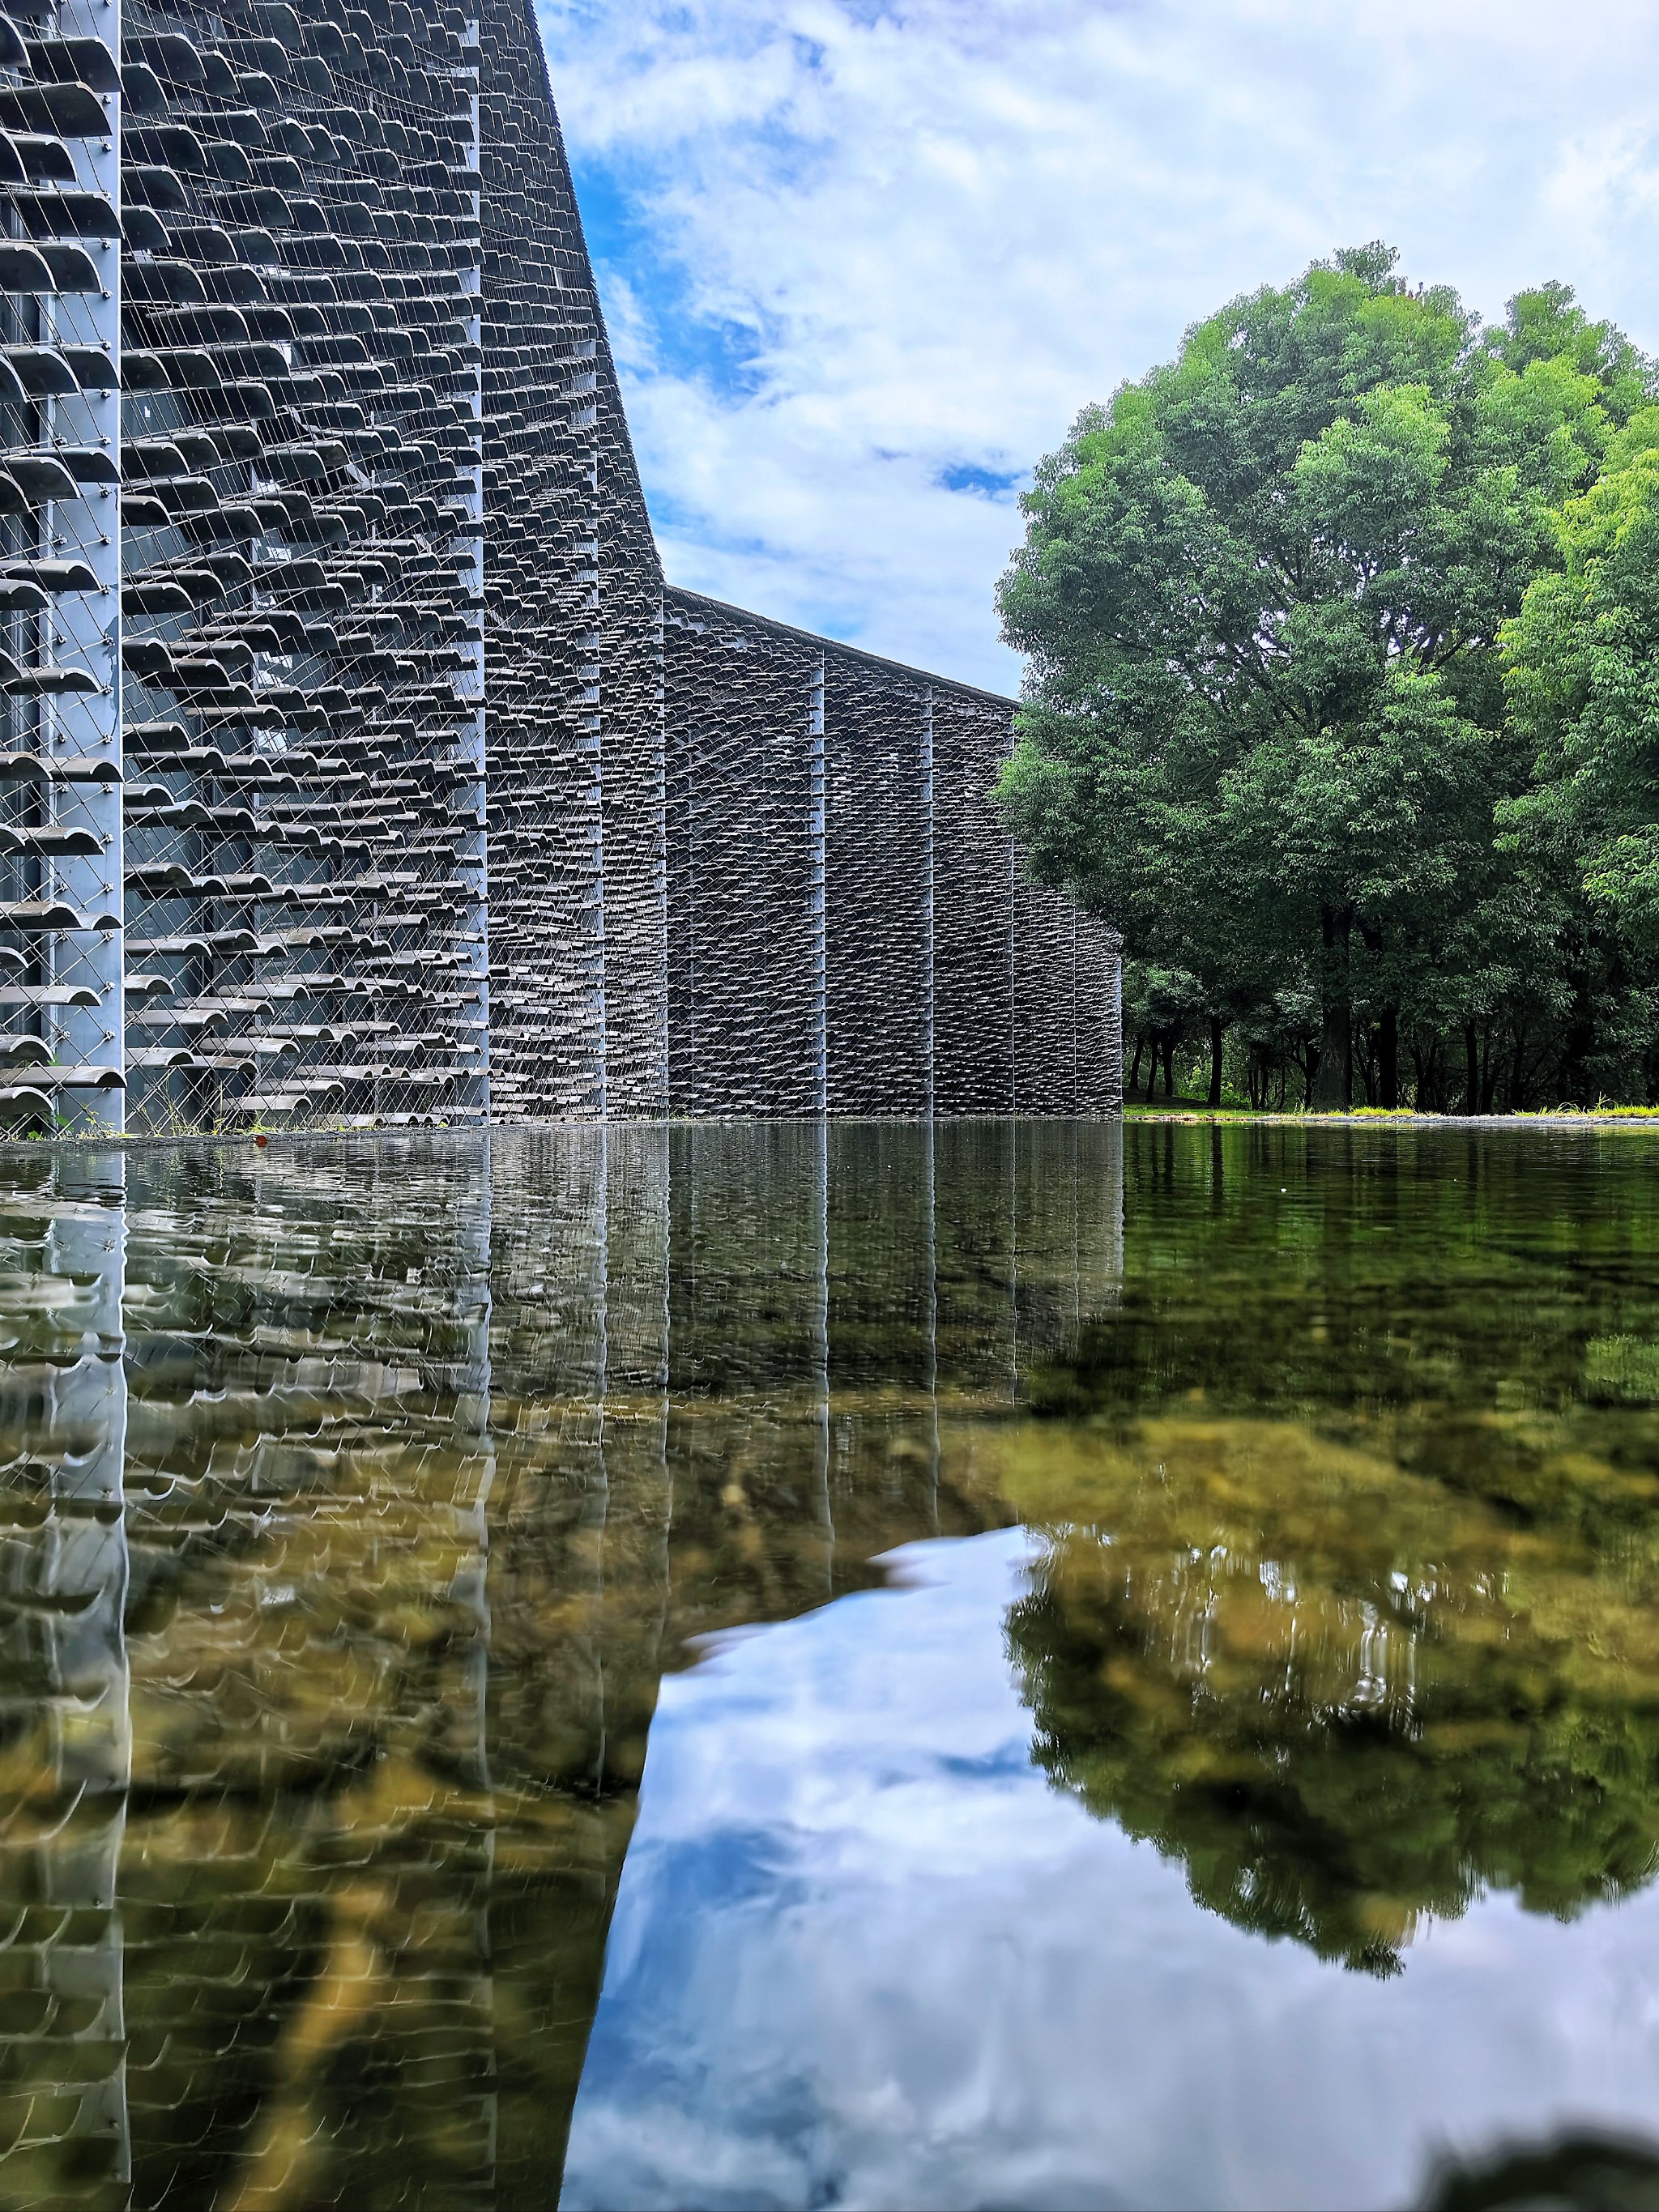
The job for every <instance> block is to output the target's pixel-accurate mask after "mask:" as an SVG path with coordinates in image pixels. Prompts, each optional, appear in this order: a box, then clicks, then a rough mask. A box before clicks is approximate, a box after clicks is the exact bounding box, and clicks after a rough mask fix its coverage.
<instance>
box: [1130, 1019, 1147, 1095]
mask: <svg viewBox="0 0 1659 2212" xmlns="http://www.w3.org/2000/svg"><path fill="white" fill-rule="evenodd" d="M1145 1049H1146V1031H1145V1030H1136V1031H1135V1056H1134V1058H1133V1060H1131V1061H1130V1062H1129V1089H1130V1090H1131V1091H1133V1089H1134V1087H1135V1085H1136V1084H1137V1083H1139V1080H1140V1055H1141V1054H1142V1053H1143V1052H1144V1051H1145Z"/></svg>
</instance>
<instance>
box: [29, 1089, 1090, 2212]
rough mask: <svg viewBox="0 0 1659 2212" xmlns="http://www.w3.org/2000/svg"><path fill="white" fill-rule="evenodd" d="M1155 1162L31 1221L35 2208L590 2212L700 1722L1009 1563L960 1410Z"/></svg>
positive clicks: (1036, 1349)
mask: <svg viewBox="0 0 1659 2212" xmlns="http://www.w3.org/2000/svg"><path fill="white" fill-rule="evenodd" d="M1120 1158H1121V1154H1120V1137H1119V1133H1118V1132H1117V1130H1116V1129H1115V1127H1112V1126H1110V1125H1107V1124H1084V1125H1077V1126H1075V1127H1073V1126H1071V1125H1062V1124H1053V1125H1046V1124H1030V1123H1028V1124H1019V1125H1015V1124H1008V1123H1004V1124H992V1123H986V1124H958V1125H939V1127H937V1128H933V1129H929V1128H927V1127H900V1126H890V1127H833V1128H830V1129H829V1130H828V1131H826V1128H825V1127H824V1125H823V1124H822V1123H812V1122H806V1123H797V1124H789V1123H782V1124H770V1125H761V1126H756V1125H749V1126H738V1127H678V1128H673V1129H664V1128H663V1127H635V1128H611V1129H610V1130H608V1131H606V1130H600V1129H587V1130H575V1129H572V1130H565V1131H559V1132H547V1133H526V1134H524V1135H521V1136H520V1135H515V1136H513V1137H511V1138H505V1137H502V1136H501V1135H499V1134H498V1135H496V1136H495V1138H494V1139H488V1138H483V1137H476V1136H474V1137H465V1138H458V1139H438V1138H435V1139H418V1140H392V1141H389V1142H386V1143H385V1144H384V1145H379V1146H370V1147H368V1148H342V1147H337V1146H329V1145H328V1144H326V1143H323V1142H319V1143H316V1144H313V1145H309V1146H304V1147H302V1148H296V1149H294V1150H289V1151H273V1152H269V1153H266V1154H264V1155H263V1156H260V1157H258V1158H255V1157H254V1156H250V1155H249V1154H246V1153H243V1152H237V1153H234V1154H230V1153H225V1152H213V1151H210V1150H207V1149H203V1150H199V1151H191V1150H185V1151H183V1152H162V1153H159V1154H153V1155H149V1156H148V1157H145V1158H143V1159H142V1160H139V1161H136V1162H132V1163H130V1164H129V1165H128V1170H127V1188H126V1191H125V1212H124V1211H123V1206H122V1196H123V1194H122V1188H121V1182H120V1177H119V1174H118V1170H108V1171H107V1172H104V1171H100V1170H99V1169H98V1168H97V1166H96V1164H94V1166H93V1167H92V1168H90V1169H88V1168H85V1167H83V1168H82V1169H81V1170H79V1171H78V1175H79V1178H80V1179H79V1180H78V1181H76V1180H73V1179H72V1171H71V1170H70V1167H69V1165H68V1164H66V1163H63V1162H60V1161H57V1160H55V1159H52V1160H47V1159H41V1160H38V1161H31V1162H29V1163H27V1172H25V1171H24V1170H14V1171H13V1172H14V1188H13V1194H12V1195H13V1199H14V1200H15V1211H14V1210H12V1209H11V1208H10V1207H9V1210H8V1213H7V1217H6V1219H5V1222H4V1228H5V1232H6V1234H7V1235H8V1236H9V1237H11V1238H12V1239H13V1241H14V1244H15V1246H16V1247H18V1248H19V1249H20V1250H21V1255H23V1256H22V1258H21V1260H20V1259H19V1258H16V1257H14V1261H13V1262H12V1265H11V1267H9V1269H8V1270H7V1271H6V1272H7V1273H9V1274H10V1275H11V1278H12V1281H11V1287H10V1288H9V1290H8V1291H5V1292H4V1293H3V1299H4V1302H5V1303H6V1304H7V1305H8V1307H9V1314H8V1316H7V1317H8V1318H9V1319H10V1320H11V1322H12V1326H13V1328H14V1329H19V1328H27V1331H28V1332H29V1333H30V1343H31V1345H32V1346H35V1347H36V1348H38V1349H39V1351H40V1358H41V1361H42V1363H44V1364H43V1365H42V1366H41V1368H40V1370H38V1373H37V1370H36V1368H35V1367H33V1365H27V1366H25V1365H19V1366H18V1367H16V1368H15V1369H14V1379H13V1381H12V1383H11V1384H10V1386H9V1387H10V1389H11V1390H12V1392H13V1394H14V1395H13V1396H12V1400H11V1406H12V1415H13V1419H12V1425H11V1427H12V1438H13V1451H14V1454H15V1457H14V1461H13V1472H12V1478H11V1484H10V1489H11V1492H12V1496H13V1498H14V1500H15V1501H22V1502H27V1500H28V1499H30V1498H33V1499H34V1500H35V1501H36V1502H35V1504H33V1505H32V1506H29V1508H28V1510H27V1512H26V1511H25V1510H23V1503H16V1504H15V1505H14V1526H13V1530H12V1533H11V1535H10V1538H9V1543H8V1552H9V1585H10V1591H11V1602H12V1606H13V1616H12V1617H13V1621H14V1629H13V1633H14V1638H17V1639H19V1641H18V1643H17V1644H16V1649H17V1650H19V1652H20V1653H24V1652H27V1654H29V1655H31V1656H30V1664H29V1667H28V1668H19V1669H18V1670H15V1674H14V1680H15V1681H17V1682H18V1683H20V1684H21V1692H20V1693H19V1694H18V1697H17V1702H16V1704H15V1706H14V1714H13V1726H12V1730H11V1741H12V1744H13V1747H14V1752H15V1765H13V1766H12V1767H11V1768H10V1769H9V1772H8V1784H7V1790H8V1796H9V1801H10V1805H9V1809H10V1810H11V1811H12V1814H13V1820H12V1823H11V1827H10V1830H9V1832H10V1833H11V1834H12V1835H13V1836H14V1837H16V1836H18V1835H21V1836H23V1837H25V1838H27V1839H28V1840H27V1850H26V1851H24V1852H22V1853H21V1854H20V1852H19V1851H17V1850H14V1851H13V1852H12V1854H11V1856H10V1857H9V1861H8V1866H9V1875H10V1878H11V1879H12V1881H14V1884H15V1905H16V1909H17V1911H20V1912H22V1913H23V1916H24V1917H22V1918H21V1920H20V1921H19V1922H18V1923H17V1929H16V1932H15V1934H14V1936H13V1948H12V1956H13V1960H14V1966H13V1975H14V1984H13V1986H14V1988H21V1987H23V1986H27V1988H28V1989H29V1990H30V1991H31V1992H32V1993H33V1996H32V2002H31V2005H30V2006H22V2007H20V2008H18V2009H15V2011H14V2012H13V2015H12V2019H13V2022H14V2027H13V2028H12V2031H11V2034H12V2040H11V2042H10V2045H9V2053H10V2058H9V2063H10V2067H11V2072H12V2078H13V2081H14V2082H15V2083H20V2084H24V2085H27V2086H26V2087H25V2088H20V2089H19V2091H18V2095H19V2097H20V2099H21V2098H22V2097H23V2096H25V2095H27V2098H28V2100H29V2101H28V2105H27V2112H28V2116H29V2118H28V2124H27V2126H26V2127H25V2129H24V2130H23V2131H22V2132H21V2135H20V2136H18V2139H17V2141H16V2144H15V2148H13V2150H12V2151H11V2152H10V2154H9V2157H7V2158H4V2159H0V2188H3V2189H4V2190H5V2191H6V2192H7V2194H8V2195H9V2196H14V2197H19V2198H20V2199H24V2200H26V2199H27V2196H28V2194H29V2193H30V2191H33V2193H34V2194H35V2195H36V2196H38V2197H44V2198H45V2200H46V2201H49V2202H58V2201H64V2202H69V2203H82V2202H85V2203H94V2202H99V2201H102V2200H101V2198H100V2196H99V2193H98V2192H99V2191H100V2190H101V2191H105V2192H106V2194H107V2193H109V2192H114V2193H115V2194H116V2195H120V2194H121V2193H122V2192H123V2191H124V2190H125V2179H124V2177H125V2174H126V2172H127V2170H128V2163H129V2161H130V2165H131V2178H132V2199H133V2201H134V2202H135V2203H140V2204H150V2203H161V2201H163V2200H164V2199H167V2198H170V2199H172V2200H173V2201H186V2202H205V2201H219V2202H223V2203H241V2204H271V2205H274V2204H279V2203H293V2204H309V2203H318V2202H326V2201H334V2200H336V2199H348V2200H349V2201H352V2202H354V2203H362V2204H365V2205H370V2206H373V2205H377V2204H380V2203H387V2204H390V2203H394V2202H396V2203H408V2202H410V2201H416V2202H426V2203H434V2204H438V2203H441V2204H444V2205H448V2204H452V2203H466V2202H478V2203H501V2204H510V2203H530V2202H534V2203H545V2202H547V2201H549V2199H550V2196H551V2194H552V2185H551V2183H550V2179H549V2177H550V2173H554V2172H556V2171H557V2166H558V2161H559V2160H560V2158H561V2157H562V2146H563V2140H564V2133H565V2129H566V2126H567V2124H568V2113H569V2109H570V2106H571V2102H572V2100H573V2099H574V2092H575V2087H576V2082H577V2079H578V2076H579V2075H580V2065H581V2059H582V2053H583V2049H584V2046H585V2043H586V2033H587V2024H588V2021H589V2018H590V2017H591V2013H592V2005H593V2002H594V2001H595V1999H596V1997H597V1993H598V1987H599V1976H600V1972H601V1967H602V1964H603V1954H604V1942H605V1929H606V1926H607V1923H608V1919H609V1914H610V1910H611V1902H612V1899H613V1898H614V1895H615V1888H616V1882H617V1876H618V1874H619V1872H620V1869H621V1865H622V1862H623V1857H624V1855H625V1852H626V1850H627V1844H628V1838H629V1829H630V1826H631V1823H632V1818H633V1806H634V1800H635V1790H636V1788H637V1784H638V1780H639V1776H640V1772H641V1766H642V1764H643V1759H644V1756H645V1749H646V1741H647V1732H648V1729H649V1725H650V1720H651V1715H652V1711H653V1705H654V1702H655V1698H656V1692H657V1685H658V1682H659V1678H660V1674H661V1672H662V1669H663V1668H664V1667H665V1666H672V1665H678V1664H681V1663H684V1657H683V1655H684V1645H685V1639H686V1638H687V1637H688V1636H692V1635H695V1634H696V1633H698V1632H703V1631H707V1630H709V1629H714V1628H720V1627H724V1626H728V1625H731V1624H732V1623H736V1622H746V1621H755V1620H768V1619H775V1618H778V1617H780V1616H781V1615H784V1614H787V1613H793V1612H796V1611H799V1610H801V1609H802V1608H805V1607H811V1606H812V1605H815V1604H818V1603H821V1602H823V1601H824V1599H825V1598H826V1597H828V1596H829V1595H832V1594H834V1593H835V1592H836V1591H837V1590H841V1589H847V1588H848V1587H851V1586H854V1585H855V1584H857V1583H860V1582H864V1581H867V1580H869V1579H871V1578H872V1575H874V1574H875V1573H876V1572H878V1571H877V1570H873V1569H872V1568H871V1567H870V1566H869V1565H868V1562H869V1560H870V1559H871V1558H872V1556H873V1555H874V1554H876V1553H880V1552H882V1551H884V1550H885V1549H887V1548H888V1547H890V1546H892V1545H893V1544H895V1543H897V1542H900V1541H904V1540H906V1539H908V1538H911V1537H914V1536H917V1535H922V1534H933V1533H935V1532H936V1531H940V1530H942V1531H945V1532H946V1533H949V1532H950V1531H951V1530H956V1529H967V1528H975V1527H980V1526H983V1525H985V1523H986V1522H987V1520H990V1519H996V1518H1000V1517H1003V1515H1002V1509H1001V1508H1000V1504H999V1503H998V1501H997V1499H996V1498H995V1496H994V1493H993V1492H991V1491H990V1490H989V1489H984V1490H981V1489H977V1488H976V1487H975V1481H974V1479H973V1476H972V1473H971V1470H969V1472H968V1474H966V1475H965V1476H964V1474H963V1473H962V1472H961V1471H960V1470H957V1469H954V1468H950V1467H942V1466H941V1461H940V1453H939V1431H940V1409H941V1407H945V1409H946V1411H947V1413H949V1412H951V1411H955V1410H957V1409H961V1410H973V1409H975V1408H979V1409H987V1408H990V1407H994V1406H995V1405H997V1404H999V1403H1006V1402H1008V1401H1010V1400H1011V1399H1012V1396H1013V1395H1014V1394H1015V1392H1016V1391H1017V1389H1018V1387H1019V1379H1020V1376H1021V1374H1022V1372H1023V1370H1024V1366H1025V1365H1026V1364H1027V1363H1028V1362H1029V1361H1030V1359H1031V1358H1035V1357H1036V1356H1039V1355H1040V1354H1041V1353H1042V1352H1043V1351H1044V1350H1047V1349H1054V1348H1058V1347H1059V1346H1060V1345H1062V1344H1063V1342H1064V1340H1065V1339H1066V1335H1067V1334H1068V1333H1069V1332H1070V1331H1072V1330H1073V1329H1074V1328H1075V1327H1076V1325H1077V1322H1078V1320H1079V1316H1086V1315H1087V1314H1088V1313H1089V1312H1090V1311H1091V1310H1095V1309H1097V1307H1098V1306H1099V1305H1100V1304H1102V1303H1103V1301H1104V1300H1106V1299H1107V1298H1109V1297H1110V1296H1111V1294H1112V1286H1113V1282H1114V1279H1115V1273H1116V1270H1117V1267H1118V1264H1119V1241H1118V1240H1119V1234H1120V1231H1119V1221H1120V1211H1121V1196H1120V1193H1121V1166H1120ZM100 1176H101V1179H100ZM124 1222H125V1231H126V1234H125V1269H126V1279H125V1325H126V1330H127V1357H126V1361H125V1369H124V1366H123V1363H122V1361H121V1359H120V1358H118V1356H116V1355H117V1354H118V1351H119V1347H120V1344H121V1334H120V1330H121V1322H122V1297H123V1290H124V1285H123V1274H122V1268H123V1236H122V1229H123V1224H124ZM18 1376H22V1377H24V1378H25V1379H24V1380H23V1381H22V1382H21V1383H20V1382H19V1381H18V1380H17V1379H16V1378H17V1377H18ZM124 1467H125V1482H124V1483H123V1468H124ZM123 1501H124V1502H125V1514H123V1513H122V1512H121V1511H119V1510H117V1509H118V1507H119V1506H120V1505H121V1504H122V1503H123ZM31 1515H33V1518H31V1517H30V1516H31ZM124 1605H125V1620H126V1628H127V1634H126V1638H125V1649H124V1646H123V1639H122V1637H121V1634H120V1622H121V1618H122V1612H123V1607H124ZM129 1666H130V1680H129ZM40 1900H46V1901H47V1902H49V1903H50V1905H51V1907H52V1915H53V1916H54V1917H52V1919H51V1924H50V1925H48V1924H47V1922H46V1920H45V1919H41V1918H39V1917H33V1918H32V1917H30V1916H31V1915H33V1914H35V1912H36V1906H37V1903H38V1902H39V1901H40ZM25 1960H27V1965H26V1966H24V1965H22V1964H21V1963H20V1962H22V1961H25ZM71 1999H72V2000H73V2002H72V2003H71V2002H70V2000H71ZM54 2008H55V2009H54ZM71 2044H72V2045H73V2046H74V2047H73V2053H72V2056H70V2057H65V2055H64V2054H65V2053H66V2052H67V2051H69V2049H70V2045H71ZM54 2069H56V2070H54ZM65 2083H72V2084H74V2085H76V2086H75V2087H74V2089H73V2094H72V2095H71V2094H70V2091H69V2090H68V2089H66V2088H65V2087H64V2084H65ZM48 2092H50V2094H49V2093H48ZM20 2109H21V2105H20ZM129 2143H130V2148H129ZM26 2172H27V2180H25V2179H24V2177H25V2175H26ZM37 2176H38V2177H39V2185H38V2186H37V2185H36V2180H35V2177H37ZM14 2177H16V2178H17V2180H18V2182H21V2183H22V2184H23V2185H21V2186H18V2185H16V2184H15V2182H14ZM100 2177H101V2178H100Z"/></svg>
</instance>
